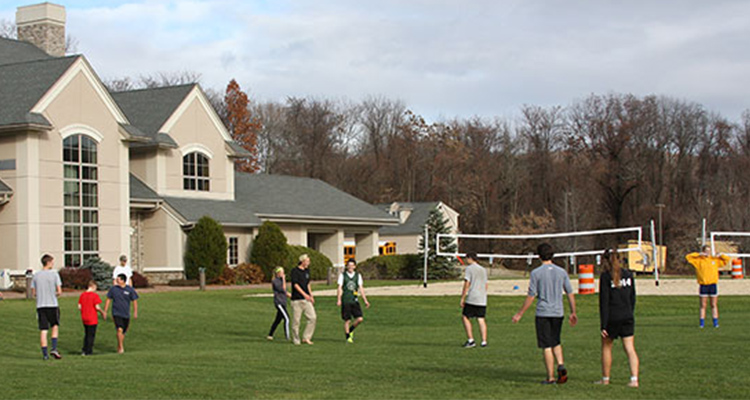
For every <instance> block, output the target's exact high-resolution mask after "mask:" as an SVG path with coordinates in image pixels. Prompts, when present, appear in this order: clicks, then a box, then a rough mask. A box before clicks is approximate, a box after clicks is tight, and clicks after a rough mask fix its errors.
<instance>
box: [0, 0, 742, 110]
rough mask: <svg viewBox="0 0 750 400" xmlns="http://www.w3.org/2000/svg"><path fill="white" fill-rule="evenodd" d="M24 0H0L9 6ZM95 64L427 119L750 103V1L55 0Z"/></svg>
mask: <svg viewBox="0 0 750 400" xmlns="http://www.w3.org/2000/svg"><path fill="white" fill-rule="evenodd" d="M36 2H38V1H36V0H30V1H26V2H24V1H23V0H0V19H5V20H10V21H13V20H15V9H16V7H17V6H19V5H26V4H33V3H36ZM58 3H59V4H62V5H64V6H65V7H66V9H67V15H68V22H67V29H68V33H69V34H71V35H72V36H74V37H75V38H76V39H77V40H78V41H79V44H78V51H79V52H80V53H83V54H84V55H85V56H86V57H87V58H88V59H89V61H90V62H91V63H92V64H93V66H94V68H95V69H96V71H97V73H98V74H99V75H100V76H101V77H102V78H105V79H106V78H112V77H121V76H135V77H137V76H138V75H140V74H146V75H148V74H151V73H155V72H160V71H164V72H169V71H183V70H189V71H195V72H198V73H200V74H201V75H202V84H203V86H204V87H210V88H215V89H222V90H223V88H224V87H226V84H227V82H228V81H229V80H230V79H232V78H235V79H237V81H238V82H239V83H240V85H241V86H242V87H243V89H246V90H248V91H249V92H250V95H251V97H253V98H255V99H259V100H283V99H285V98H286V97H287V96H316V97H325V98H333V99H339V98H344V99H349V100H352V101H358V100H360V99H362V98H364V97H365V96H368V95H381V96H384V97H388V98H392V99H400V100H403V101H404V102H405V103H406V104H407V106H408V107H410V108H412V109H413V110H414V111H415V112H417V113H419V114H422V115H424V116H426V117H428V118H429V119H432V120H436V119H443V118H452V117H471V116H474V115H479V116H483V117H492V116H501V117H512V116H515V115H517V113H518V110H519V108H520V106H521V105H523V104H535V105H541V106H549V105H563V106H564V105H568V104H570V103H571V102H573V101H575V100H578V99H581V98H584V97H586V96H588V95H589V94H591V93H597V94H606V93H609V92H621V93H634V94H637V95H647V94H659V95H668V96H672V97H676V98H679V99H684V100H689V101H695V102H698V103H701V104H703V105H704V106H706V107H707V108H708V109H709V110H712V111H717V112H720V113H722V114H723V115H724V116H726V117H728V118H729V119H731V120H738V119H739V117H740V115H741V113H742V111H743V110H745V109H748V108H750V97H748V94H749V93H750V1H721V0H710V1H705V0H700V1H667V0H659V1H654V0H646V1H605V0H590V1H576V0H566V1H552V0H548V1H533V0H526V1H491V0H486V1H484V0H475V1H472V0H455V1H448V0H429V1H428V0H378V1H370V0H359V1H352V0H325V1H323V0H317V1H302V0H300V1H285V0H267V1H254V0H252V1H251V0H247V1H243V0H211V1H208V0H206V1H199V0H194V1H167V0H148V1H146V0H140V1H138V0H130V1H126V0H116V1H106V0H67V1H64V0H61V1H59V2H58Z"/></svg>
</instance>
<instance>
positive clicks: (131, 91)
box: [110, 82, 198, 94]
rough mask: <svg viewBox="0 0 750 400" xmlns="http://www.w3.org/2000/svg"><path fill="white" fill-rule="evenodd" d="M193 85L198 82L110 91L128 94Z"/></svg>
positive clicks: (196, 84)
mask: <svg viewBox="0 0 750 400" xmlns="http://www.w3.org/2000/svg"><path fill="white" fill-rule="evenodd" d="M193 86H198V83H197V82H194V83H183V84H180V85H170V86H159V87H150V88H142V89H132V90H121V91H119V92H110V93H112V94H127V93H135V92H146V91H156V90H166V89H180V88H185V87H193Z"/></svg>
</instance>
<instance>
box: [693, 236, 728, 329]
mask: <svg viewBox="0 0 750 400" xmlns="http://www.w3.org/2000/svg"><path fill="white" fill-rule="evenodd" d="M685 259H686V260H687V262H689V263H690V265H692V266H693V267H695V275H696V277H697V278H698V285H700V289H699V291H698V295H699V296H700V300H701V303H700V304H701V309H700V327H701V328H703V327H704V326H705V323H706V303H707V300H708V299H709V298H710V299H711V316H712V317H713V322H714V328H718V327H719V291H718V288H717V286H716V285H717V283H718V282H719V268H721V267H723V266H724V265H726V264H727V263H728V262H729V261H730V260H731V258H729V256H725V255H724V254H719V255H718V256H712V255H711V246H703V247H702V249H701V252H700V253H690V254H688V255H687V256H685Z"/></svg>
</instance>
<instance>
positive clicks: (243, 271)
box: [234, 263, 265, 285]
mask: <svg viewBox="0 0 750 400" xmlns="http://www.w3.org/2000/svg"><path fill="white" fill-rule="evenodd" d="M234 272H235V274H237V283H240V284H242V283H249V284H251V285H253V284H257V283H262V282H263V279H264V278H265V274H264V273H263V269H261V268H260V266H259V265H257V264H248V263H242V264H240V265H238V266H237V267H236V268H235V269H234Z"/></svg>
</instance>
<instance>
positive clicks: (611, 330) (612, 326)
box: [606, 318, 635, 339]
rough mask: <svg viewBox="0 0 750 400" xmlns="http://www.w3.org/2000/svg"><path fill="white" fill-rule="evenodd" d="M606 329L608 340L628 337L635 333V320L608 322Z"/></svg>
mask: <svg viewBox="0 0 750 400" xmlns="http://www.w3.org/2000/svg"><path fill="white" fill-rule="evenodd" d="M606 329H607V335H608V336H609V338H610V339H617V338H626V337H630V336H633V334H634V333H635V320H634V319H633V318H631V319H626V320H623V321H609V322H608V323H607V328H606Z"/></svg>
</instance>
